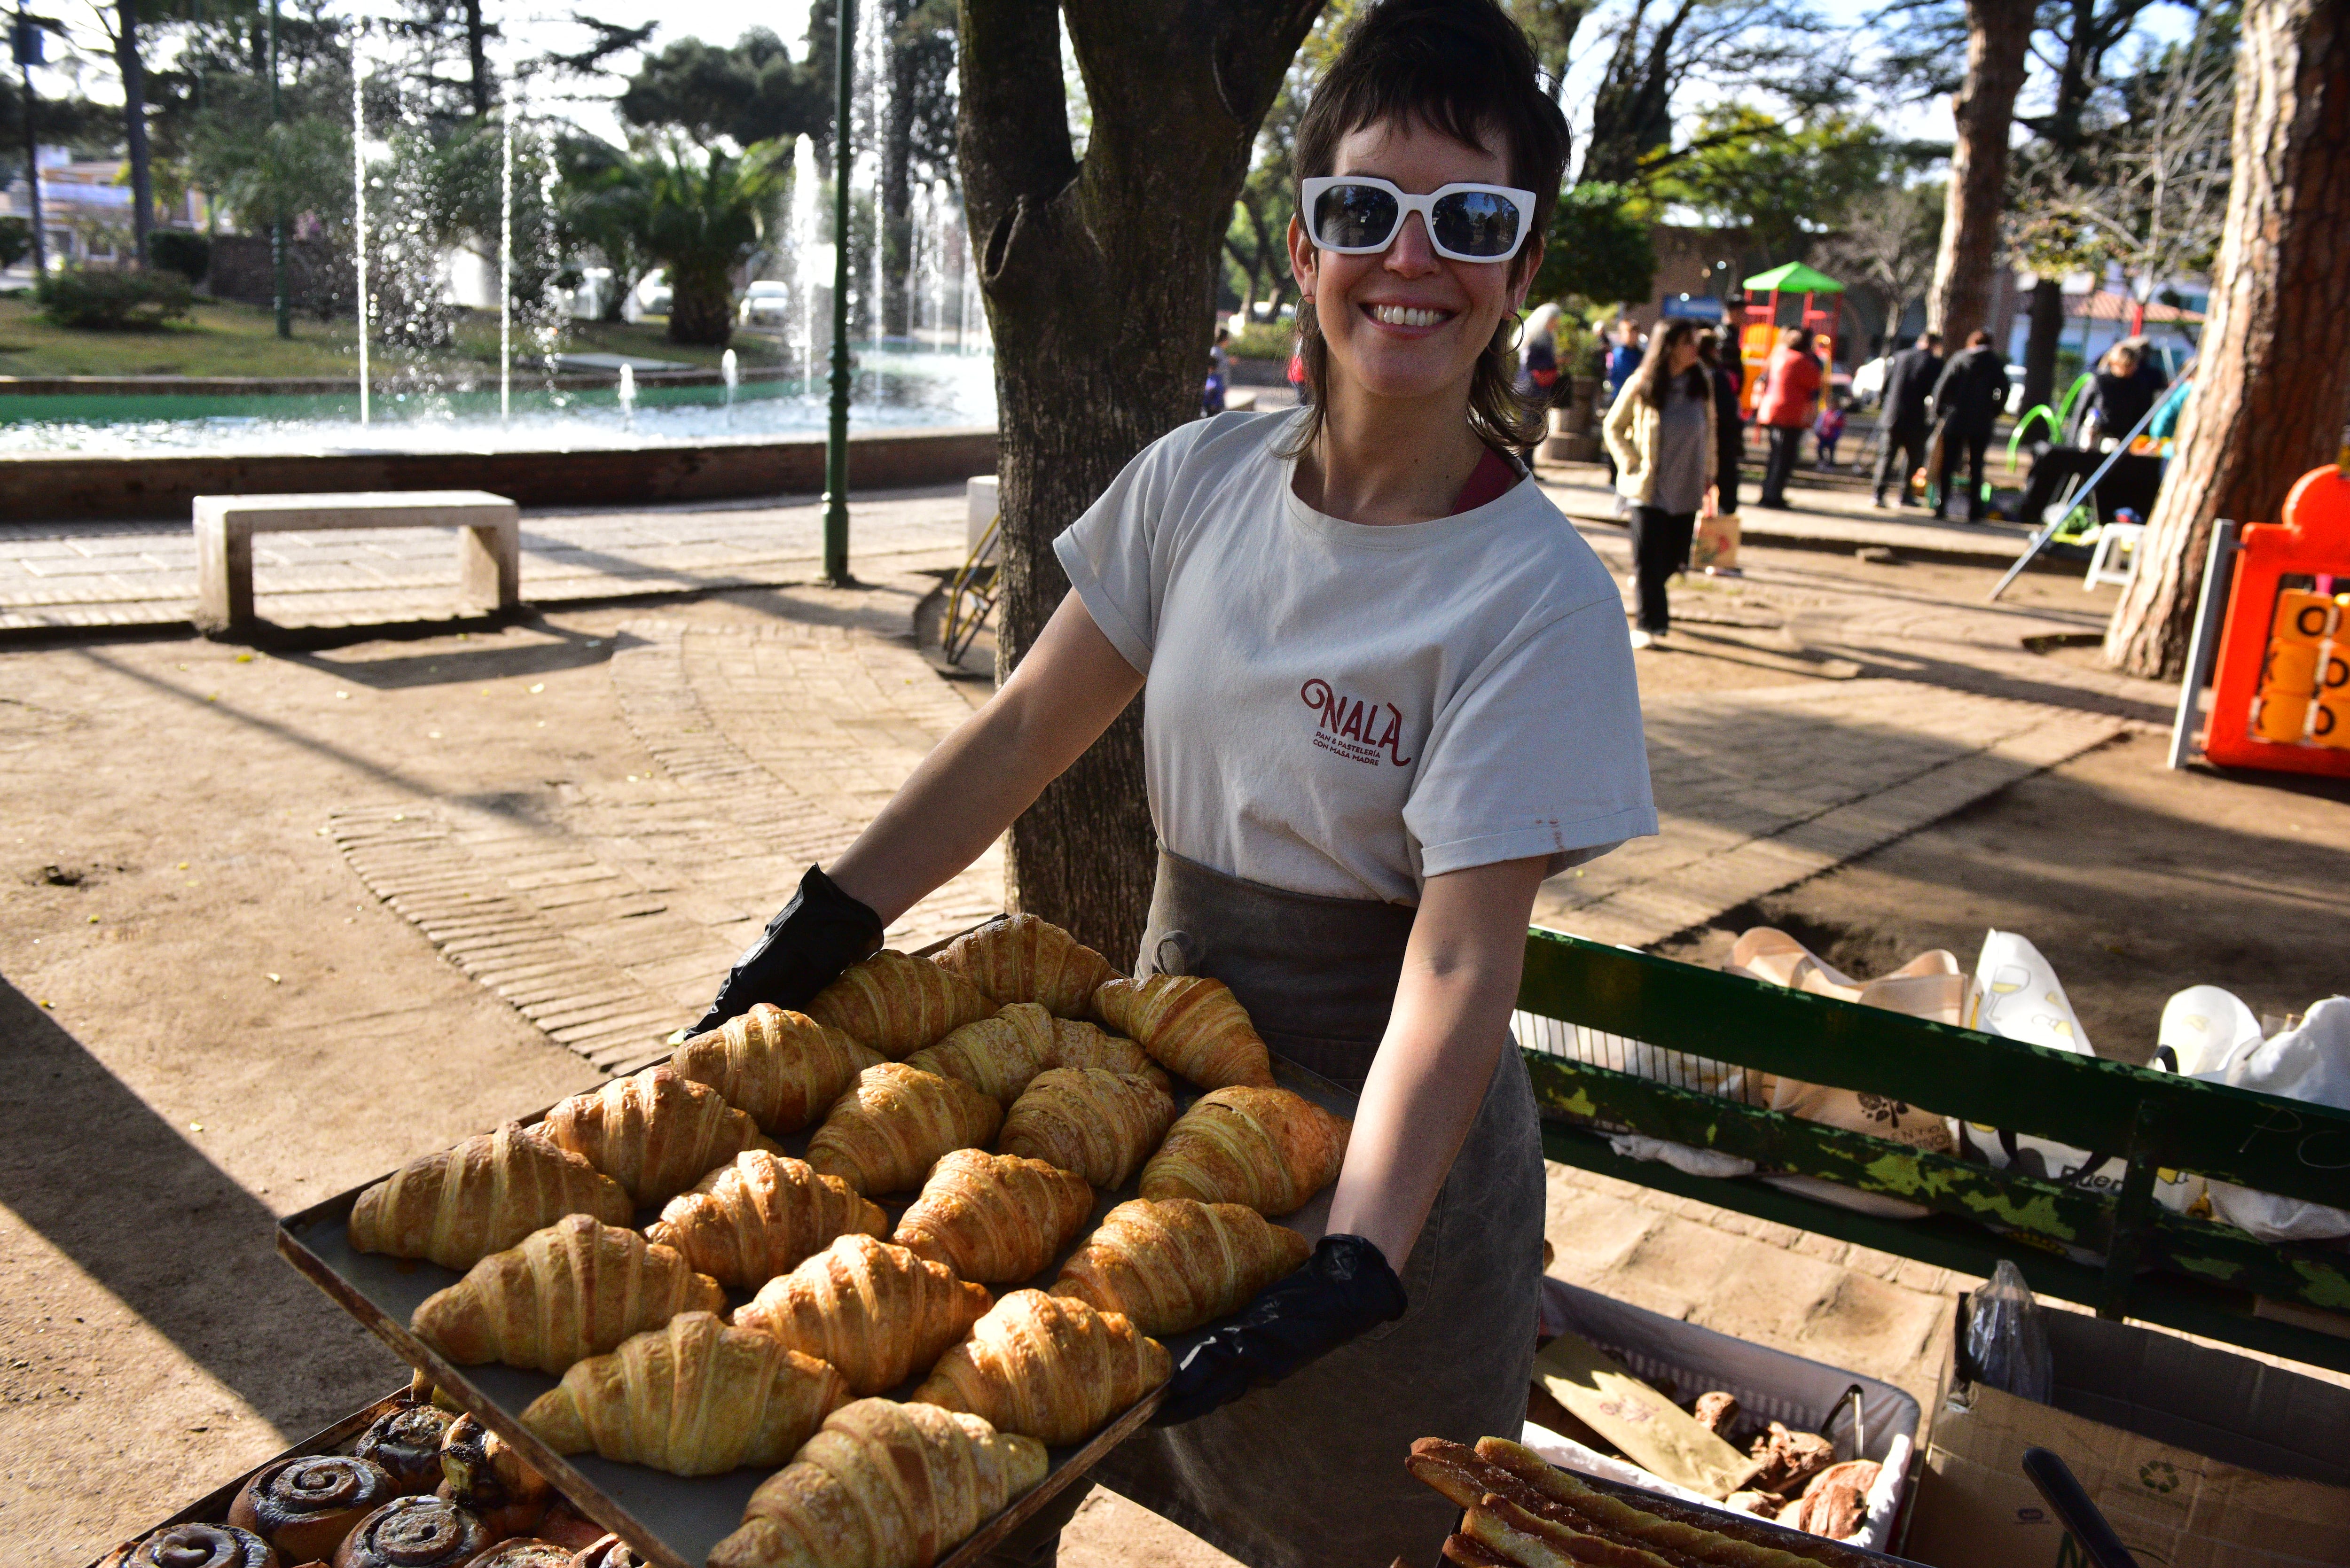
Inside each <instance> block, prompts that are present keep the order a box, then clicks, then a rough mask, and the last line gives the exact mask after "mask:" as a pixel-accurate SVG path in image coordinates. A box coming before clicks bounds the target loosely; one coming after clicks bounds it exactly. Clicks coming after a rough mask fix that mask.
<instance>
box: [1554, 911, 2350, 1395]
mask: <svg viewBox="0 0 2350 1568" xmlns="http://www.w3.org/2000/svg"><path fill="white" fill-rule="evenodd" d="M1518 1006H1519V1007H1520V1008H1521V1009H1522V1010H1523V1011H1524V1012H1529V1013H1533V1014H1535V1015H1537V1016H1539V1017H1543V1018H1552V1019H1558V1020H1561V1021H1563V1022H1565V1023H1570V1024H1575V1025H1579V1026H1581V1027H1582V1028H1584V1029H1587V1030H1592V1031H1596V1032H1598V1033H1603V1034H1610V1035H1617V1036H1621V1037H1623V1038H1625V1039H1627V1040H1629V1041H1636V1042H1639V1043H1641V1044H1646V1045H1648V1046H1651V1047H1657V1048H1660V1049H1663V1050H1667V1051H1673V1052H1681V1053H1686V1054H1689V1055H1690V1056H1694V1057H1700V1058H1704V1059H1707V1060H1710V1061H1712V1062H1718V1063H1727V1064H1734V1065H1736V1066H1739V1067H1743V1068H1748V1069H1753V1070H1756V1071H1760V1072H1764V1073H1770V1074H1773V1075H1782V1076H1786V1077H1793V1078H1799V1079H1802V1080H1804V1081H1805V1082H1807V1083H1813V1084H1823V1085H1832V1086H1834V1087H1837V1088H1846V1089H1855V1090H1858V1091H1861V1092H1864V1093H1869V1094H1876V1095H1882V1096H1886V1097H1887V1098H1888V1099H1893V1100H1898V1101H1901V1102H1903V1103H1905V1104H1908V1105H1910V1106H1917V1107H1918V1108H1920V1109H1923V1110H1930V1111H1933V1112H1936V1113H1939V1114H1940V1115H1943V1116H1955V1117H1957V1118H1959V1119H1960V1120H1961V1121H1965V1122H1969V1123H1972V1124H1975V1125H1977V1126H1980V1127H1998V1128H2003V1129H2006V1130H2009V1131H2012V1132H2017V1133H2025V1134H2030V1135H2033V1136H2035V1137H2045V1138H2053V1139H2055V1140H2057V1141H2059V1142H2062V1143H2065V1144H2069V1145H2072V1146H2074V1147H2078V1148H2082V1149H2086V1150H2091V1151H2095V1152H2096V1153H2098V1154H2100V1155H2106V1156H2111V1157H2114V1158H2120V1159H2123V1160H2125V1161H2126V1175H2125V1177H2124V1179H2123V1180H2122V1182H2121V1184H2120V1187H2119V1188H2118V1189H2117V1190H2108V1191H2098V1190H2093V1189H2086V1188H2083V1187H2077V1186H2069V1185H2065V1184H2064V1183H2060V1182H2054V1181H2048V1180H2044V1179H2039V1178H2036V1177H2033V1176H2029V1175H2025V1174H2023V1173H2022V1172H2020V1171H2015V1170H1994V1169H1992V1168H1989V1167H1987V1166H1982V1165H1977V1164H1974V1163H1972V1162H1970V1161H1967V1160H1961V1159H1956V1158H1950V1157H1948V1156H1944V1155H1938V1154H1931V1153H1928V1152H1926V1151H1923V1150H1920V1149H1916V1148H1911V1147H1908V1146H1906V1145H1903V1144H1898V1143H1894V1142H1892V1141H1890V1140H1888V1139H1885V1138H1879V1137H1870V1136H1868V1135H1866V1134H1865V1133H1856V1132H1847V1131H1845V1130H1843V1129H1841V1128H1838V1127H1827V1126H1825V1125H1823V1124H1821V1123H1818V1122H1814V1121H1808V1120H1805V1119H1804V1118H1802V1117H1800V1116H1785V1115H1782V1114H1780V1113H1777V1112H1773V1111H1769V1110H1765V1109H1763V1108H1762V1107H1761V1106H1756V1105H1751V1104H1746V1103H1743V1102H1742V1101H1741V1100H1739V1099H1737V1098H1734V1097H1731V1096H1725V1095H1720V1094H1709V1093H1703V1092H1700V1091H1698V1090H1693V1089H1690V1088H1685V1087H1679V1086H1676V1085H1672V1084H1669V1083H1662V1082H1658V1081H1656V1080H1654V1079H1651V1078H1647V1077H1639V1076H1635V1075H1631V1074H1628V1073H1623V1072H1618V1071H1615V1070H1613V1069H1611V1068H1608V1067H1605V1066H1600V1065H1596V1064H1592V1063H1588V1062H1583V1061H1577V1060H1574V1059H1571V1058H1569V1057H1566V1056H1562V1055H1558V1054H1550V1053H1547V1052H1544V1051H1540V1050H1535V1049H1528V1050H1527V1051H1526V1053H1525V1056H1526V1061H1527V1064H1528V1066H1529V1068H1530V1069H1531V1070H1532V1072H1533V1075H1534V1093H1535V1096H1536V1097H1537V1099H1538V1100H1539V1101H1540V1102H1541V1104H1542V1106H1543V1109H1544V1150H1545V1152H1546V1153H1547V1154H1548V1155H1549V1156H1550V1158H1553V1159H1555V1160H1559V1161H1561V1162H1562V1163H1565V1164H1570V1165H1576V1166H1581V1167H1584V1168H1588V1169H1594V1170H1598V1171H1602V1172H1604V1173H1606V1174H1608V1175H1612V1176H1617V1177H1620V1178H1622V1179H1626V1180H1628V1181H1634V1182H1638V1183H1641V1184H1643V1185H1646V1186H1649V1187H1654V1188H1658V1189H1664V1190H1668V1191H1672V1192H1676V1193H1679V1194H1681V1195H1683V1196H1687V1197H1692V1198H1697V1199H1702V1200H1703V1201H1705V1202H1708V1203H1712V1204H1716V1205H1718V1206H1720V1207H1722V1208H1726V1209H1734V1210H1741V1211H1742V1212H1745V1213H1749V1214H1753V1215H1756V1216H1758V1217H1760V1218H1763V1219H1767V1220H1774V1221H1777V1222H1779V1223H1783V1224H1788V1225H1794V1226H1797V1227H1800V1228H1802V1229H1804V1230H1809V1231H1820V1232H1823V1233H1825V1234H1828V1235H1833V1236H1836V1237H1838V1238H1840V1239H1842V1240H1846V1241H1854V1242H1857V1243H1859V1244H1861V1245H1865V1246H1868V1247H1873V1248H1876V1249H1877V1250H1879V1251H1887V1252H1892V1253H1896V1254H1898V1255H1901V1256H1906V1257H1912V1258H1916V1259H1918V1260H1920V1261H1921V1262H1929V1263H1934V1264H1938V1265H1940V1266H1942V1267H1946V1268H1951V1269H1956V1270H1959V1271H1961V1272H1969V1273H1975V1274H1988V1273H1990V1272H1991V1269H1992V1267H1993V1266H1994V1265H1995V1264H1996V1263H1997V1262H1998V1261H1999V1260H2000V1259H2002V1258H2007V1259H2012V1261H2014V1262H2015V1263H2016V1264H2017V1266H2018V1267H2019V1268H2021V1269H2022V1272H2023V1274H2024V1277H2025V1279H2026V1280H2028V1281H2029V1282H2031V1284H2032V1286H2033V1289H2034V1290H2036V1291H2040V1292H2043V1293H2047V1294H2050V1295H2054V1296H2057V1297H2060V1298H2062V1299H2064V1300H2067V1301H2073V1302H2078V1303H2082V1304H2084V1305H2087V1306H2091V1307H2094V1308H2095V1309H2096V1310H2097V1311H2098V1312H2099V1313H2101V1314H2104V1315H2106V1316H2109V1317H2119V1316H2128V1317H2135V1318H2138V1319H2141V1320H2144V1321H2146V1322H2149V1323H2158V1324H2164V1325H2166V1326H2168V1327H2172V1328H2178V1329H2183V1330H2186V1331H2188V1332H2189V1333H2194V1334H2203V1335H2206V1336H2208V1337H2210V1338H2214V1339H2220V1340H2224V1341H2226V1342H2228V1343H2230V1344H2236V1345H2247V1346H2251V1347H2254V1348H2258V1349H2261V1350H2265V1351H2268V1352H2270V1353H2272V1354H2274V1355H2286V1356H2291V1357H2293V1358H2294V1359H2296V1360H2300V1361H2306V1362H2311V1363H2314V1364H2315V1365H2318V1366H2329V1367H2334V1368H2335V1369H2337V1370H2343V1371H2350V1337H2343V1336H2341V1335H2337V1334H2334V1333H2330V1332H2327V1331H2326V1330H2325V1329H2324V1328H2320V1327H2315V1326H2310V1324H2309V1320H2308V1318H2307V1316H2306V1314H2303V1313H2301V1312H2299V1311H2297V1309H2300V1308H2309V1307H2315V1308H2322V1309H2325V1310H2327V1311H2329V1312H2334V1313H2350V1251H2340V1250H2337V1249H2333V1248H2326V1247H2310V1246H2295V1245H2286V1244H2279V1243H2272V1242H2265V1241H2259V1240H2257V1239H2255V1238H2253V1237H2252V1236H2251V1235H2249V1234H2247V1233H2246V1232H2244V1231H2238V1230H2235V1229H2233V1228H2232V1227H2230V1226H2226V1225H2219V1224H2214V1223H2211V1222H2210V1221H2208V1220H2196V1219H2191V1218H2189V1217H2187V1216H2184V1215H2179V1214H2174V1213H2172V1212H2171V1211H2169V1210H2167V1209H2165V1208H2163V1207H2162V1206H2161V1205H2160V1204H2158V1203H2157V1202H2156V1201H2155V1199H2154V1188H2155V1181H2156V1177H2157V1175H2158V1172H2162V1171H2176V1170H2184V1171H2191V1172H2195V1173H2197V1174H2199V1175H2202V1176H2205V1177H2209V1178H2215V1179H2220V1180H2224V1181H2230V1182H2235V1183H2237V1184H2239V1185H2241V1186H2245V1187H2252V1188H2257V1189H2261V1190H2262V1191H2266V1192H2273V1193H2278V1194H2281V1195H2282V1196H2284V1197H2287V1198H2299V1199H2307V1200H2309V1201H2312V1202H2318V1203H2327V1204H2332V1205H2334V1206H2336V1207H2342V1208H2350V1112H2345V1111H2338V1110H2333V1109H2330V1108H2328V1107H2324V1106H2312V1105H2305V1104H2303V1103H2301V1102H2299V1101H2294V1100H2287V1099H2282V1098H2280V1097H2278V1096H2273V1095H2262V1094H2255V1093H2252V1092H2251V1091H2248V1090H2242V1089H2230V1088H2226V1087H2223V1086H2220V1085H2213V1084H2204V1083H2198V1082H2196V1081H2194V1080H2193V1079H2189V1078H2182V1077H2179V1076H2178V1075H2173V1074H2167V1073H2153V1072H2147V1071H2144V1070H2142V1069H2139V1068H2136V1067H2130V1066H2126V1065H2124V1064H2121V1063H2117V1062H2104V1061H2099V1060H2097V1059H2095V1057H2090V1056H2080V1055H2074V1054H2068V1053H2065V1052H2062V1051H2049V1050H2043V1049H2042V1048H2040V1047H2038V1046H2033V1045H2023V1044H2017V1043H2016V1042H2014V1041H2012V1040H2002V1039H2000V1038H1998V1037H1996V1036H1993V1035H1989V1034H1981V1033H1975V1032H1974V1031H1972V1030H1967V1029H1956V1028H1952V1027H1950V1026H1949V1025H1946V1024H1940V1023H1929V1022H1928V1021H1926V1020H1923V1019H1918V1018H1911V1017H1908V1016H1906V1015H1904V1014H1901V1013H1897V1012H1885V1011H1884V1010H1882V1009H1879V1008H1873V1007H1863V1006H1860V1005H1858V1004H1856V1003H1854V1002H1840V1001H1837V1000H1835V999H1834V998H1830V997H1824V996H1813V995H1809V994H1807V993H1804V992H1792V991H1786V990H1783V989H1782V988H1780V987H1777V986H1773V985H1766V984H1763V983H1762V982H1760V981H1752V980H1748V979H1745V978H1743V977H1742V976H1738V975H1731V974H1723V973H1721V972H1718V971H1712V970H1706V969H1698V968H1695V967H1692V966H1690V965H1688V964H1682V963H1676V962H1674V961H1670V960H1669V959H1659V958H1652V957H1650V956H1648V955H1647V954H1645V953H1638V952H1633V951H1630V950H1626V949H1621V948H1612V947H1606V946H1602V945H1600V944H1598V943H1595V942H1588V941H1585V940H1581V939H1579V938H1575V937H1570V936H1565V935H1562V934H1559V933H1557V932H1553V931H1543V930H1536V931H1532V932H1529V933H1528V936H1527V941H1526V968H1525V978H1524V980H1523V982H1522V983H1521V985H1520V988H1519V993H1518ZM1594 1121H1596V1122H1600V1123H1604V1124H1607V1125H1608V1126H1614V1127H1627V1128H1630V1129H1631V1130H1634V1131H1637V1132H1640V1133H1645V1134H1647V1135H1648V1136H1650V1137H1660V1138H1669V1139H1670V1140H1672V1141H1674V1142H1676V1143H1683V1144H1689V1145H1691V1146H1693V1147H1698V1148H1705V1149H1714V1150H1718V1151H1720V1152H1721V1153H1723V1154H1727V1155H1735V1156H1739V1157H1741V1158H1746V1159H1750V1160H1752V1161H1754V1162H1755V1164H1757V1165H1758V1166H1761V1167H1763V1168H1764V1169H1766V1170H1769V1171H1773V1172H1783V1173H1787V1174H1793V1175H1799V1176H1808V1177H1814V1178H1818V1179H1824V1180H1827V1181H1832V1182H1836V1183H1838V1184H1840V1185H1842V1186H1845V1187H1849V1188H1852V1189H1856V1190H1859V1191H1862V1192H1869V1193H1877V1194H1880V1195H1882V1196H1885V1197H1888V1198H1897V1199H1904V1200H1906V1201H1908V1202H1910V1203H1914V1204H1918V1205H1921V1206H1923V1207H1924V1208H1926V1209H1929V1210H1932V1211H1933V1212H1932V1214H1931V1215H1930V1216H1929V1218H1927V1219H1923V1220H1888V1219H1883V1218H1879V1217H1877V1216H1875V1215H1867V1214H1862V1213H1858V1212H1856V1211H1854V1210H1848V1209H1845V1208H1842V1207H1839V1206H1838V1205H1835V1204H1833V1203H1828V1202H1825V1201H1822V1200H1820V1199H1813V1198H1806V1197H1803V1196H1800V1195H1797V1194H1794V1193H1791V1192H1787V1191H1783V1190H1781V1189H1776V1188H1773V1187H1771V1186H1768V1185H1766V1184H1764V1183H1763V1182H1761V1181H1759V1180H1755V1179H1751V1178H1741V1179H1710V1178H1705V1177H1692V1176H1688V1175H1686V1174H1684V1173H1682V1172H1680V1171H1678V1170H1675V1169H1673V1168H1670V1167H1669V1166H1665V1165H1661V1164H1657V1163H1654V1162H1648V1161H1638V1160H1631V1159H1627V1158H1622V1157H1620V1156H1618V1155H1617V1154H1615V1153H1614V1152H1613V1151H1612V1150H1611V1149H1610V1148H1609V1147H1608V1146H1607V1141H1606V1139H1605V1137H1604V1136H1602V1135H1600V1134H1598V1133H1596V1132H1594V1131H1593V1130H1591V1129H1590V1128H1589V1127H1587V1126H1585V1125H1582V1124H1586V1123H1589V1122H1594ZM2087 1168H2095V1166H2094V1164H2093V1165H2091V1166H2089V1167H2087ZM2065 1249H2074V1250H2077V1251H2085V1252H2089V1253H2095V1254H2097V1255H2099V1256H2101V1257H2102V1258H2103V1259H2104V1262H2103V1265H2102V1266H2097V1265H2093V1264H2085V1263H2082V1262H2075V1261H2074V1258H2073V1257H2071V1256H2068V1255H2067V1252H2066V1251H2065ZM2280 1314H2282V1315H2280ZM2289 1320H2298V1321H2289ZM2342 1326H2343V1328H2344V1329H2345V1330H2350V1318H2345V1320H2343V1324H2342Z"/></svg>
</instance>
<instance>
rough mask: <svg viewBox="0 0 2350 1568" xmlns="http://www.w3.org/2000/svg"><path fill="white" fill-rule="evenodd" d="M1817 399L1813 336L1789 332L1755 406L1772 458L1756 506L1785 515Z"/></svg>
mask: <svg viewBox="0 0 2350 1568" xmlns="http://www.w3.org/2000/svg"><path fill="white" fill-rule="evenodd" d="M1819 397H1820V361H1819V357H1818V356H1817V355H1815V354H1814V353H1813V352H1812V334H1811V331H1810V329H1809V328H1807V327H1788V328H1787V329H1786V330H1785V331H1784V332H1782V333H1781V334H1779V346H1778V347H1777V348H1773V350H1771V362H1770V363H1769V364H1768V365H1766V366H1764V367H1763V396H1762V399H1761V400H1760V401H1758V402H1757V403H1756V404H1755V406H1754V418H1755V421H1756V422H1757V423H1758V424H1761V425H1762V426H1763V428H1764V429H1766V430H1768V431H1770V432H1771V459H1770V462H1768V463H1767V464H1766V465H1765V466H1764V468H1763V493H1762V495H1761V496H1760V497H1759V498H1758V499H1757V500H1756V502H1755V504H1756V505H1758V506H1768V507H1772V508H1773V509H1774V510H1779V511H1783V510H1785V508H1786V505H1787V481H1788V480H1790V479H1792V478H1793V477H1794V472H1795V464H1796V462H1797V461H1798V460H1799V459H1800V458H1801V457H1802V455H1803V445H1804V431H1807V430H1809V429H1811V426H1812V410H1813V409H1814V407H1815V406H1816V405H1817V404H1818V402H1819Z"/></svg>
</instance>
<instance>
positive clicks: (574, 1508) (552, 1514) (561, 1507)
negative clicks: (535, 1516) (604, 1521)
mask: <svg viewBox="0 0 2350 1568" xmlns="http://www.w3.org/2000/svg"><path fill="white" fill-rule="evenodd" d="M531 1533H532V1534H533V1535H535V1536H536V1537H537V1538H538V1539H539V1540H541V1541H551V1542H555V1544H556V1545H557V1546H560V1547H562V1548H563V1550H564V1552H565V1554H566V1556H568V1554H569V1553H571V1552H577V1551H579V1550H580V1549H581V1548H583V1547H587V1546H593V1545H594V1544H596V1542H597V1541H598V1539H600V1538H601V1537H602V1535H603V1534H604V1527H603V1526H602V1525H600V1524H598V1523H597V1522H596V1521H594V1520H592V1519H590V1518H588V1517H587V1515H586V1514H584V1513H582V1512H580V1511H579V1505H578V1504H577V1503H575V1502H573V1501H571V1500H570V1499H569V1498H567V1497H560V1496H558V1497H557V1498H556V1500H555V1501H554V1503H553V1504H552V1505H551V1506H550V1507H549V1508H548V1509H547V1511H546V1518H544V1519H542V1520H540V1521H538V1527H537V1528H536V1530H534V1531H532V1532H531Z"/></svg>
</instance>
